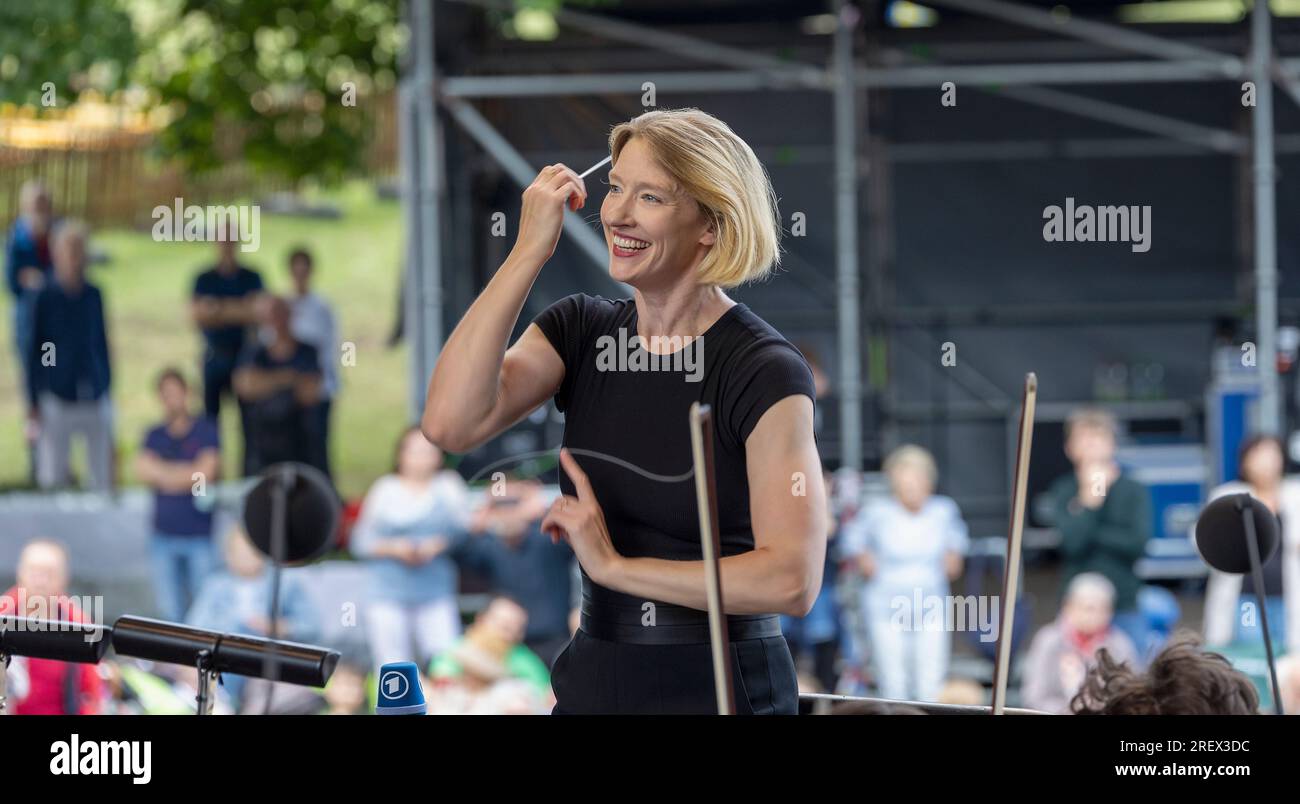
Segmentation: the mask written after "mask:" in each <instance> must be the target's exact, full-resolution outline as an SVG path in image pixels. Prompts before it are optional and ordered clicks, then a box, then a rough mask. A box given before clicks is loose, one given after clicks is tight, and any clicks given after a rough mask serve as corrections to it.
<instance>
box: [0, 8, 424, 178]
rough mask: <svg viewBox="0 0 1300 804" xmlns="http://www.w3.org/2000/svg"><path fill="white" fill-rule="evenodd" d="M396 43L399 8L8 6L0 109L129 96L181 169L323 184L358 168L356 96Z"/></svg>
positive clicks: (2, 29) (363, 107) (390, 59)
mask: <svg viewBox="0 0 1300 804" xmlns="http://www.w3.org/2000/svg"><path fill="white" fill-rule="evenodd" d="M406 38H407V36H406V30H405V27H404V26H403V25H402V23H401V20H400V12H399V6H398V0H294V2H292V3H289V2H282V0H33V1H32V2H7V0H6V2H0V100H9V101H13V102H16V103H20V104H23V103H26V104H33V105H40V100H41V95H42V87H43V85H44V84H45V82H47V81H48V82H53V83H54V85H55V87H56V88H57V92H58V96H59V101H60V105H64V104H65V103H66V102H68V101H70V100H72V99H75V98H76V97H77V96H78V95H79V93H81V92H83V91H85V90H88V89H98V90H101V91H104V92H112V91H114V90H118V89H122V88H125V87H127V86H132V87H137V88H141V89H144V90H145V91H146V92H145V95H146V96H147V100H146V103H148V104H152V105H161V106H164V107H166V109H167V110H168V111H169V113H170V116H171V117H170V122H169V124H168V125H167V126H165V127H164V128H163V129H162V131H161V132H160V137H159V144H160V146H161V148H162V150H163V151H164V152H165V153H166V154H167V155H169V156H174V157H177V158H179V159H180V160H182V162H183V163H184V164H185V165H186V167H187V168H188V169H189V170H191V171H195V172H201V171H206V170H211V169H214V168H217V167H220V166H221V165H223V164H226V163H228V162H230V161H232V160H245V161H247V162H248V163H250V164H251V165H252V166H253V167H254V168H255V169H258V170H261V171H265V172H268V173H275V174H279V175H282V176H285V177H287V178H289V179H291V180H293V181H295V182H296V181H299V180H301V179H303V178H305V177H307V176H314V177H318V178H321V179H324V180H326V181H332V180H335V179H338V178H340V177H342V176H344V175H346V174H347V173H349V172H351V171H353V170H355V169H356V168H358V167H361V160H362V158H363V156H364V154H365V148H364V146H365V142H366V137H367V135H368V133H369V132H370V129H371V126H370V123H371V120H370V119H369V113H370V110H371V109H372V108H373V106H370V105H368V104H367V99H368V98H371V97H373V96H374V95H375V93H380V92H383V91H384V90H386V89H388V88H390V87H392V86H393V85H394V84H395V82H396V70H397V58H398V54H399V52H400V51H401V49H402V47H403V46H404V45H405V42H406ZM353 96H355V105H348V101H351V100H352V99H353Z"/></svg>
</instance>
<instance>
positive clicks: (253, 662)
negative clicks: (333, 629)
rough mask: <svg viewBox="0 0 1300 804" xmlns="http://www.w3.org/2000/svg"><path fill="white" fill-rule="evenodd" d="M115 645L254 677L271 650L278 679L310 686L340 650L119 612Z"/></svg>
mask: <svg viewBox="0 0 1300 804" xmlns="http://www.w3.org/2000/svg"><path fill="white" fill-rule="evenodd" d="M113 650H115V651H116V652H117V653H118V655H119V656H134V657H135V658H137V659H149V660H151V661H155V662H166V663H169V664H181V665H186V666H188V667H195V666H197V665H198V664H199V661H200V659H202V660H203V662H204V665H205V666H206V667H207V669H209V670H214V671H216V672H220V673H233V674H235V675H239V676H250V677H252V678H267V675H266V674H265V673H264V669H265V663H264V662H265V658H266V655H267V653H270V652H274V653H275V656H276V663H277V665H278V668H277V675H276V677H275V680H277V681H284V682H286V683H289V684H301V685H303V686H307V687H323V686H325V683H326V682H327V681H329V678H330V676H331V675H333V674H334V668H335V666H336V665H338V662H339V653H338V652H337V651H332V650H329V649H328V648H320V647H316V646H315V645H302V644H299V643H297V642H285V641H281V640H276V639H266V638H264V637H255V636H244V635H242V634H222V633H220V632H217V631H209V630H207V629H204V628H194V627H192V626H188V625H181V624H179V623H169V622H164V621H162V620H151V619H149V618H147V617H131V616H124V617H119V618H118V620H117V622H116V623H114V624H113Z"/></svg>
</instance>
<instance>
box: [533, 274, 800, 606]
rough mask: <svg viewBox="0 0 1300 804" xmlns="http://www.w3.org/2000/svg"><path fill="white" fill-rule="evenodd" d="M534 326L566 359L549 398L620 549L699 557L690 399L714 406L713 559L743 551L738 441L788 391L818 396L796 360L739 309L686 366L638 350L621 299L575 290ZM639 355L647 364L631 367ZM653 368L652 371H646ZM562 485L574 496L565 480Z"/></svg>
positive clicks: (745, 522) (612, 596)
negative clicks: (716, 535) (716, 550)
mask: <svg viewBox="0 0 1300 804" xmlns="http://www.w3.org/2000/svg"><path fill="white" fill-rule="evenodd" d="M534 323H535V324H537V326H538V328H539V329H541V331H542V333H543V334H544V335H546V337H547V339H548V340H549V341H550V342H551V345H552V346H554V347H555V350H556V352H558V353H559V355H560V357H561V358H562V359H563V360H564V382H563V383H562V384H561V386H560V390H559V392H558V393H557V394H556V395H555V403H556V406H557V407H558V408H559V409H560V410H561V411H563V412H564V413H565V424H564V445H565V446H567V447H568V448H569V449H570V450H573V451H574V457H575V458H576V459H577V461H578V463H579V465H581V466H582V469H583V471H584V472H586V474H587V476H588V477H589V478H590V480H591V485H592V489H593V490H594V492H595V494H596V499H597V501H598V502H599V503H600V505H601V508H602V509H603V511H604V514H605V521H606V524H607V525H608V526H609V532H610V536H611V538H612V539H613V542H614V547H615V548H616V549H617V550H618V551H619V553H620V554H622V555H624V556H628V557H654V558H664V559H674V560H696V561H698V560H700V558H701V551H700V535H699V516H698V513H697V507H696V500H695V481H694V476H693V474H692V472H691V470H692V458H691V438H690V423H689V411H690V406H691V403H692V402H696V401H699V402H702V403H706V404H708V405H710V406H712V408H713V416H714V445H713V450H714V471H715V474H716V476H717V489H718V530H719V532H720V534H721V539H722V555H724V556H730V555H735V554H737V553H743V552H747V551H749V550H752V549H753V548H754V534H753V531H752V529H751V526H750V514H749V479H748V475H747V468H746V464H745V441H746V440H747V439H748V438H749V435H750V433H751V432H752V431H753V429H754V427H755V425H757V424H758V421H759V419H760V418H761V417H762V416H763V414H764V413H765V412H766V411H767V410H768V408H770V407H771V406H772V405H773V404H775V403H776V402H779V401H780V400H782V399H784V398H786V397H788V396H791V395H797V394H802V395H804V396H807V397H809V398H810V399H813V400H814V401H815V400H816V392H815V391H814V389H813V378H812V371H811V370H810V369H809V368H808V364H807V362H806V361H805V360H804V358H803V355H801V354H800V353H799V351H798V350H797V349H796V348H795V347H794V346H793V345H792V344H790V342H789V341H787V340H786V339H785V338H783V337H782V336H781V334H780V333H778V332H777V331H776V330H775V329H773V328H772V327H771V326H769V325H768V324H767V323H766V322H765V321H763V320H762V319H761V318H759V317H758V316H757V315H755V314H754V313H753V312H752V311H750V309H749V308H748V307H746V306H745V305H744V304H736V305H734V306H733V307H731V308H729V309H728V310H727V311H726V312H725V313H723V315H722V317H721V318H719V319H718V320H717V321H716V322H715V323H714V324H713V325H712V326H711V327H709V329H708V330H707V331H706V332H705V333H704V334H703V335H702V336H701V337H700V338H699V339H698V340H697V341H696V342H695V344H694V345H692V346H691V347H687V348H688V349H695V350H696V351H695V360H694V361H692V360H690V359H689V358H688V355H687V354H686V353H683V355H682V358H680V359H678V360H677V361H676V362H675V364H674V362H673V361H672V358H665V356H663V355H651V354H650V353H648V352H645V350H643V349H642V348H641V346H640V344H639V342H638V340H637V338H636V333H637V310H636V304H635V302H634V301H633V300H631V299H620V300H610V299H604V298H601V297H598V296H597V297H593V296H588V295H586V294H576V295H573V296H568V297H566V298H564V299H561V300H560V301H558V302H556V303H555V304H553V305H551V306H550V307H548V308H547V309H546V310H544V311H542V313H541V314H540V315H538V316H537V318H536V319H535V320H534ZM620 330H622V331H623V332H622V335H621V336H620ZM625 344H626V348H623V347H624V345H625ZM619 352H622V355H623V357H622V358H621V360H620V359H619V356H618V353H619ZM635 353H641V354H640V355H639V356H638V355H636V354H635ZM638 357H640V358H643V359H644V360H645V361H646V363H645V364H642V365H640V368H641V370H629V368H628V367H631V366H638V365H639V364H638ZM653 360H657V361H658V365H657V368H658V369H659V370H644V369H645V366H655V365H656V364H655V363H653V362H651V361H653ZM620 365H621V366H623V367H624V370H617V369H618V368H619V367H620ZM593 453H600V455H602V456H605V457H597V456H596V455H594V454H593ZM633 467H635V468H633ZM560 487H561V489H562V490H563V491H564V493H565V494H574V493H575V491H574V488H573V484H572V482H571V481H570V480H569V478H568V477H567V476H566V475H564V474H563V473H561V477H560ZM583 588H584V593H586V594H589V595H592V596H593V598H594V599H596V600H598V601H599V600H604V599H608V600H612V601H617V602H619V603H627V602H633V599H632V598H630V597H627V596H624V595H621V594H619V593H615V592H612V591H611V590H608V589H603V588H601V587H597V586H596V585H595V584H592V583H591V581H590V579H589V578H587V577H586V575H585V573H584V576H583ZM592 593H594V594H592ZM635 602H640V601H639V600H638V601H635ZM659 605H667V604H659Z"/></svg>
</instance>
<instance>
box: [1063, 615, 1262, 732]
mask: <svg viewBox="0 0 1300 804" xmlns="http://www.w3.org/2000/svg"><path fill="white" fill-rule="evenodd" d="M1070 709H1071V711H1073V712H1074V714H1077V715H1255V714H1259V694H1258V693H1257V692H1256V691H1255V686H1254V685H1253V684H1252V683H1251V682H1250V679H1249V678H1247V677H1246V675H1245V674H1244V673H1242V672H1241V671H1239V670H1236V669H1234V668H1233V667H1232V665H1231V664H1229V663H1228V660H1227V659H1225V658H1224V657H1223V656H1220V655H1219V654H1217V653H1210V652H1209V651H1206V650H1204V649H1203V648H1202V647H1201V641H1200V638H1199V637H1197V636H1196V635H1195V634H1191V633H1183V634H1179V635H1176V636H1175V637H1174V638H1173V639H1171V640H1170V642H1169V644H1168V646H1166V647H1165V649H1164V650H1162V651H1160V653H1159V654H1158V655H1157V656H1156V657H1155V658H1154V659H1153V660H1152V661H1151V666H1150V667H1149V668H1147V671H1146V672H1145V673H1138V672H1136V671H1134V670H1133V669H1132V668H1130V667H1129V666H1128V665H1127V664H1123V663H1121V662H1117V661H1115V659H1114V658H1113V657H1112V656H1111V655H1110V653H1109V652H1108V651H1107V650H1106V649H1105V648H1103V649H1102V650H1101V651H1099V652H1098V654H1097V664H1096V665H1095V666H1094V667H1093V668H1092V669H1091V670H1089V672H1088V676H1087V678H1086V679H1085V680H1084V682H1083V686H1081V687H1080V688H1079V692H1078V693H1077V694H1076V695H1075V696H1074V698H1073V700H1071V701H1070Z"/></svg>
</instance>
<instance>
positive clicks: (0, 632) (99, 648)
mask: <svg viewBox="0 0 1300 804" xmlns="http://www.w3.org/2000/svg"><path fill="white" fill-rule="evenodd" d="M106 635H107V634H106V631H105V628H104V626H102V625H94V624H92V623H74V622H66V621H63V620H40V619H36V618H32V617H12V616H9V615H4V616H0V654H4V655H6V656H27V657H29V658H32V659H53V660H55V661H59V662H75V663H77V664H99V660H100V659H102V658H104V653H105V652H106V651H107V650H108V640H107V639H105V638H104V637H105V636H106Z"/></svg>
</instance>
